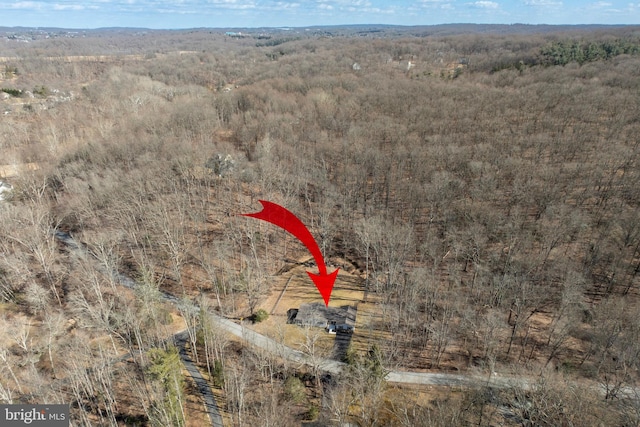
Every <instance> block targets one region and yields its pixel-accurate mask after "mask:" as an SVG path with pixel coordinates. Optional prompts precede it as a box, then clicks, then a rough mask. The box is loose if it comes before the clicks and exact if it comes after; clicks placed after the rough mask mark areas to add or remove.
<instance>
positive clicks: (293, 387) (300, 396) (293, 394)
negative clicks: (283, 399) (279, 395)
mask: <svg viewBox="0 0 640 427" xmlns="http://www.w3.org/2000/svg"><path fill="white" fill-rule="evenodd" d="M284 393H285V395H286V396H287V398H289V399H290V400H291V401H293V402H294V403H302V402H304V400H305V398H306V393H305V390H304V384H303V383H302V381H301V380H300V378H298V377H294V376H291V377H289V378H287V380H286V381H285V382H284Z"/></svg>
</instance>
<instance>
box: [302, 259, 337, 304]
mask: <svg viewBox="0 0 640 427" xmlns="http://www.w3.org/2000/svg"><path fill="white" fill-rule="evenodd" d="M338 271H340V269H339V268H337V269H336V271H334V272H333V273H331V274H313V273H311V272H309V271H307V274H308V275H309V277H310V278H311V280H313V283H315V284H316V288H318V291H320V295H322V299H324V304H325V305H326V306H327V307H329V300H330V299H331V292H332V291H333V285H334V284H335V283H336V278H337V277H338Z"/></svg>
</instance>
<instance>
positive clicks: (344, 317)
mask: <svg viewBox="0 0 640 427" xmlns="http://www.w3.org/2000/svg"><path fill="white" fill-rule="evenodd" d="M293 322H294V323H296V324H298V325H305V326H318V327H324V326H326V325H327V324H328V323H335V324H336V325H350V326H355V324H356V309H355V307H352V306H349V305H345V306H342V307H327V306H325V305H324V304H322V303H319V302H316V303H309V304H301V305H300V308H299V309H298V313H297V315H296V317H295V319H294V320H293Z"/></svg>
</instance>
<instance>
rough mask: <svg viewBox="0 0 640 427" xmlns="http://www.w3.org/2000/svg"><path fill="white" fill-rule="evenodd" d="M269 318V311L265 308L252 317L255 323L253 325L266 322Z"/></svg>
mask: <svg viewBox="0 0 640 427" xmlns="http://www.w3.org/2000/svg"><path fill="white" fill-rule="evenodd" d="M268 318H269V313H267V311H266V310H265V309H263V308H261V309H260V310H258V311H256V312H255V313H254V314H253V316H251V320H252V321H253V323H260V322H264V321H265V320H267V319H268Z"/></svg>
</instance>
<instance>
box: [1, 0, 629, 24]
mask: <svg viewBox="0 0 640 427" xmlns="http://www.w3.org/2000/svg"><path fill="white" fill-rule="evenodd" d="M450 23H478V24H515V23H523V24H640V0H636V1H635V2H629V1H624V0H622V1H618V0H604V1H594V0H391V1H389V0H51V1H50V0H17V1H12V0H0V26H6V27H14V26H23V27H61V28H101V27H142V28H157V29H178V28H199V27H210V28H227V27H252V28H253V27H306V26H314V25H340V24H395V25H434V24H450Z"/></svg>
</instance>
